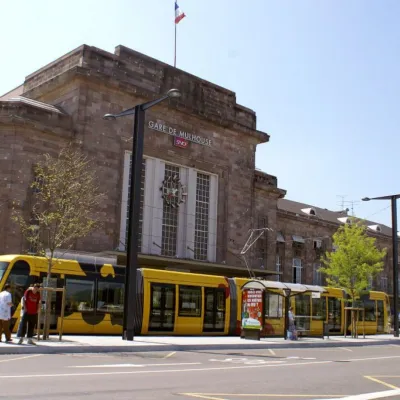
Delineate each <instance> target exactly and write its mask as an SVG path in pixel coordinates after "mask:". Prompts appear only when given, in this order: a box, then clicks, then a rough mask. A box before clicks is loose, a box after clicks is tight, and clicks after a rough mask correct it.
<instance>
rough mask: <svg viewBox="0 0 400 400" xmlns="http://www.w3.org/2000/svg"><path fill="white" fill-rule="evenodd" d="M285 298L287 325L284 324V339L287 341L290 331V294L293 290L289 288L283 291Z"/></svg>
mask: <svg viewBox="0 0 400 400" xmlns="http://www.w3.org/2000/svg"><path fill="white" fill-rule="evenodd" d="M282 291H283V296H284V298H285V323H284V330H285V332H284V334H283V337H284V338H285V340H286V339H287V332H288V329H289V308H290V293H291V289H289V288H287V289H283V290H282Z"/></svg>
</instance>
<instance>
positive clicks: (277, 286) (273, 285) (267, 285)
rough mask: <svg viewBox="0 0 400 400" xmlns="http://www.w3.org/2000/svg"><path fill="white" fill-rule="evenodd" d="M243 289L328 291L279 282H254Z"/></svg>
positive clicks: (299, 284)
mask: <svg viewBox="0 0 400 400" xmlns="http://www.w3.org/2000/svg"><path fill="white" fill-rule="evenodd" d="M243 289H267V290H268V289H274V290H285V289H289V290H290V291H291V292H292V293H306V292H310V293H324V292H326V291H327V290H326V289H325V288H323V287H322V286H317V285H302V284H301V283H283V282H277V281H263V280H252V281H249V282H246V283H245V284H244V285H243V286H242V290H243Z"/></svg>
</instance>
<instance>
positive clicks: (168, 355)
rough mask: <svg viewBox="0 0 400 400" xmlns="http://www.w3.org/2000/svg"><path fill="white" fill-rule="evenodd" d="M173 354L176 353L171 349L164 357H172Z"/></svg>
mask: <svg viewBox="0 0 400 400" xmlns="http://www.w3.org/2000/svg"><path fill="white" fill-rule="evenodd" d="M174 354H176V351H171V353H168V354H167V355H166V356H165V357H164V358H170V357H172V356H173V355H174Z"/></svg>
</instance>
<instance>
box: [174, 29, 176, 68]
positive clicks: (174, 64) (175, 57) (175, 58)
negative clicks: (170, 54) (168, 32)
mask: <svg viewBox="0 0 400 400" xmlns="http://www.w3.org/2000/svg"><path fill="white" fill-rule="evenodd" d="M174 25H175V51H174V68H176V23H174Z"/></svg>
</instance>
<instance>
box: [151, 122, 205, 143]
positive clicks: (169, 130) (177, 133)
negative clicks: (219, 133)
mask: <svg viewBox="0 0 400 400" xmlns="http://www.w3.org/2000/svg"><path fill="white" fill-rule="evenodd" d="M147 126H148V127H149V128H150V129H152V130H154V131H158V132H163V133H166V134H168V135H171V136H174V137H177V138H180V139H183V140H185V141H187V142H192V143H196V144H201V145H202V146H209V147H211V146H212V142H211V139H208V138H205V137H203V136H200V135H196V134H194V133H189V132H185V131H182V130H180V129H177V128H174V127H172V126H169V125H165V124H161V123H158V122H154V121H149V122H148V124H147ZM174 144H175V142H174Z"/></svg>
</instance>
